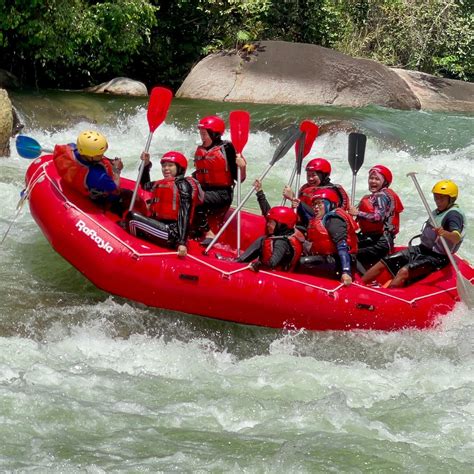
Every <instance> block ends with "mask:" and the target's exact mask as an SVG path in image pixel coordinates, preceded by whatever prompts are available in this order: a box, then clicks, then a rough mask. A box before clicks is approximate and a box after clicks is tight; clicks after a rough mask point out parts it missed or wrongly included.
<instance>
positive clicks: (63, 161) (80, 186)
mask: <svg viewBox="0 0 474 474" xmlns="http://www.w3.org/2000/svg"><path fill="white" fill-rule="evenodd" d="M53 161H54V164H55V166H56V169H57V170H58V173H59V176H61V179H62V180H63V181H64V182H65V183H66V184H68V185H69V186H70V187H71V188H73V189H75V190H76V191H79V192H80V193H81V194H83V195H85V196H88V197H92V193H91V191H90V189H89V188H88V187H87V184H86V180H87V175H88V174H89V167H88V166H87V165H85V164H84V163H81V162H80V161H79V160H77V159H76V156H75V154H74V151H73V150H72V148H71V147H70V146H69V145H56V146H55V147H54V151H53ZM94 164H101V165H102V166H103V167H104V168H105V171H106V172H107V174H108V175H109V176H110V177H111V178H112V179H113V180H114V181H116V176H115V174H114V169H113V166H112V163H111V162H110V160H109V159H108V158H105V157H104V159H103V160H101V161H100V162H98V163H97V162H94ZM105 194H107V193H104V195H105ZM93 197H97V193H94V195H93Z"/></svg>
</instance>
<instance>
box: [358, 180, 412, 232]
mask: <svg viewBox="0 0 474 474" xmlns="http://www.w3.org/2000/svg"><path fill="white" fill-rule="evenodd" d="M379 192H383V193H384V194H385V195H386V196H387V197H388V199H389V202H390V205H389V209H388V214H387V215H386V216H385V219H383V220H382V221H380V222H370V221H369V220H367V219H358V223H359V227H360V230H361V232H362V233H363V234H383V233H384V232H388V233H389V234H391V235H392V236H393V237H395V236H396V235H397V234H398V232H399V230H400V213H401V212H402V211H403V204H402V201H401V199H400V198H399V197H398V194H397V193H396V192H395V191H393V190H392V189H390V188H383V189H381V190H380V191H379ZM359 211H361V212H367V213H373V212H375V208H374V206H373V204H372V202H371V200H370V195H369V194H367V195H365V196H364V197H363V198H362V199H361V200H360V203H359Z"/></svg>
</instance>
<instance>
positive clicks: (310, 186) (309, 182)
mask: <svg viewBox="0 0 474 474" xmlns="http://www.w3.org/2000/svg"><path fill="white" fill-rule="evenodd" d="M330 176H331V163H329V161H328V160H325V159H324V158H314V159H312V160H310V161H309V162H308V164H307V165H306V183H305V184H303V186H301V188H300V190H299V192H298V198H297V199H295V195H294V192H293V191H292V189H291V188H290V187H289V186H285V187H284V188H283V196H284V197H285V198H286V199H289V200H290V201H292V202H293V207H297V206H298V203H299V202H300V201H302V202H304V203H306V204H307V205H308V206H311V205H312V204H311V202H312V198H313V195H314V193H315V191H316V190H317V189H320V188H331V189H334V190H335V191H336V192H337V194H338V205H337V207H342V208H343V209H346V210H347V209H349V196H348V195H347V193H346V191H345V190H344V188H343V187H342V186H341V185H340V184H335V183H332V182H331V177H330Z"/></svg>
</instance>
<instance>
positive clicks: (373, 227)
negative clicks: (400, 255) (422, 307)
mask: <svg viewBox="0 0 474 474" xmlns="http://www.w3.org/2000/svg"><path fill="white" fill-rule="evenodd" d="M392 179H393V177H392V172H391V171H390V170H389V169H388V168H387V167H386V166H383V165H375V166H373V167H372V168H370V170H369V180H368V184H369V191H370V193H371V194H367V195H365V196H364V197H363V198H362V199H361V200H360V202H359V205H358V207H355V206H351V207H350V208H349V214H350V215H351V216H354V217H355V218H356V220H357V222H358V224H359V227H360V232H359V233H358V234H357V239H358V241H359V250H358V252H357V260H358V261H359V262H360V263H361V264H362V266H363V267H364V269H367V268H370V267H371V266H372V265H374V264H375V263H377V262H378V261H379V260H380V259H381V258H383V257H385V256H386V255H388V253H389V252H390V251H391V250H392V249H393V242H394V239H395V236H396V235H397V234H398V231H399V228H400V213H401V212H402V211H403V204H402V201H401V200H400V198H399V197H398V195H397V194H396V193H395V191H393V190H392V189H390V188H389V186H390V185H391V184H392Z"/></svg>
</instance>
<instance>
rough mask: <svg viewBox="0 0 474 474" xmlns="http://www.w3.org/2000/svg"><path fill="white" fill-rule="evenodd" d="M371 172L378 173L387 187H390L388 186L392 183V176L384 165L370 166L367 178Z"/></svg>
mask: <svg viewBox="0 0 474 474" xmlns="http://www.w3.org/2000/svg"><path fill="white" fill-rule="evenodd" d="M372 171H376V172H377V173H380V174H381V175H382V176H383V178H384V179H385V181H386V182H387V186H390V184H391V183H392V179H393V176H392V172H391V171H390V170H389V169H388V168H387V167H386V166H384V165H375V166H372V168H370V170H369V176H370V173H372Z"/></svg>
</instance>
